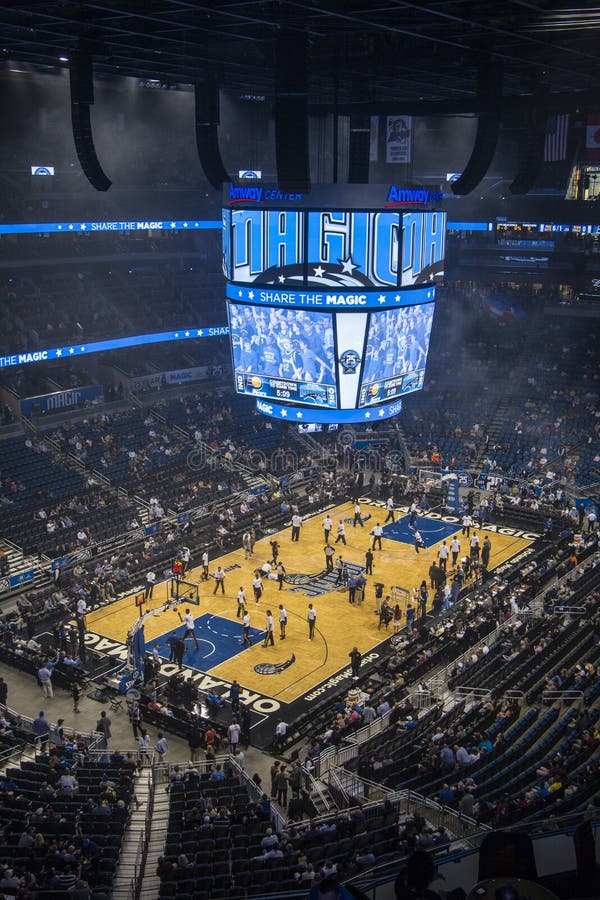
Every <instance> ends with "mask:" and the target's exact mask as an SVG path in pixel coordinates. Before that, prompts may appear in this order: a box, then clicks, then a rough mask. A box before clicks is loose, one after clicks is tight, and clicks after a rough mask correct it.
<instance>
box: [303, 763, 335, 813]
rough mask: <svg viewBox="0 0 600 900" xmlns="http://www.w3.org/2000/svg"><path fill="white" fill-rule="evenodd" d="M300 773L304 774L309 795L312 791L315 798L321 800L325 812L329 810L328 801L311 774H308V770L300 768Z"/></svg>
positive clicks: (329, 804)
mask: <svg viewBox="0 0 600 900" xmlns="http://www.w3.org/2000/svg"><path fill="white" fill-rule="evenodd" d="M302 771H303V772H304V776H305V778H306V785H307V787H308V789H309V790H308V792H309V794H312V792H313V791H314V792H315V794H317V796H318V797H319V799H320V800H322V802H323V804H324V806H325V809H327V810H329V809H331V803H330V802H329V800H328V799H327V797H326V796H325V794H324V793H323V791H322V790H321V788H320V787H319V784H318V782H317V779H316V778H315V777H314V775H313V774H312V772H309V771H308V769H305V768H304V766H302Z"/></svg>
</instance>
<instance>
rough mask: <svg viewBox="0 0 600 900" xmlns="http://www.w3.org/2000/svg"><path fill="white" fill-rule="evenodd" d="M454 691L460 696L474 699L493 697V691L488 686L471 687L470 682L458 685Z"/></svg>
mask: <svg viewBox="0 0 600 900" xmlns="http://www.w3.org/2000/svg"><path fill="white" fill-rule="evenodd" d="M454 693H455V694H458V695H459V696H460V697H472V698H473V700H490V699H491V697H492V692H491V691H490V690H488V689H487V688H478V687H471V686H470V685H468V684H464V685H461V686H460V687H457V688H456V690H455V691H454Z"/></svg>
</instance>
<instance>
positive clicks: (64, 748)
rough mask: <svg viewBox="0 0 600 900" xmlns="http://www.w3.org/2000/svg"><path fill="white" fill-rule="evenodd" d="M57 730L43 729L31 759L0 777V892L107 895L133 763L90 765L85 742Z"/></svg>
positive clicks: (118, 759) (130, 797) (131, 797)
mask: <svg viewBox="0 0 600 900" xmlns="http://www.w3.org/2000/svg"><path fill="white" fill-rule="evenodd" d="M42 716H43V713H40V717H42ZM61 732H62V729H60V727H58V728H57V729H56V732H55V734H50V733H49V732H46V733H45V734H43V735H42V737H41V740H40V741H39V742H38V751H37V754H36V758H35V761H25V760H23V761H22V762H21V764H20V766H19V767H12V768H11V767H9V768H7V769H6V770H5V772H4V773H3V775H2V776H1V777H0V821H1V822H2V834H1V837H0V866H1V872H0V891H2V892H3V893H4V894H5V895H12V896H27V897H37V896H38V892H44V893H43V894H41V896H48V897H54V896H56V897H59V896H65V894H67V893H68V894H69V895H71V894H72V895H73V896H77V897H80V898H82V900H88V898H91V896H92V892H93V896H94V897H95V898H97V900H98V898H101V897H104V898H108V897H109V896H110V894H111V886H112V883H113V879H114V873H115V870H116V867H117V863H118V859H119V854H120V847H121V843H122V840H123V835H124V832H125V829H126V827H127V824H128V821H129V817H130V811H131V808H132V804H135V803H136V798H135V794H134V791H133V780H134V775H135V773H136V770H137V762H136V761H135V760H134V759H133V758H132V757H129V758H125V757H123V756H122V755H121V754H115V755H114V758H110V759H104V760H101V761H100V762H96V761H94V760H93V759H91V758H88V748H87V743H86V741H85V740H83V739H82V738H81V737H80V736H76V737H75V738H73V739H71V738H67V737H65V736H64V735H63V734H62V733H61Z"/></svg>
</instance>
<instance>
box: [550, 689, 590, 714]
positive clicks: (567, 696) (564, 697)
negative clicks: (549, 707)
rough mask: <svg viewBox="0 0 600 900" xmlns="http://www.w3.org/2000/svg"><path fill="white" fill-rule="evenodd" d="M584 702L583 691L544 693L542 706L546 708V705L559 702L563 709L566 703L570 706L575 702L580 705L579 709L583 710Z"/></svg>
mask: <svg viewBox="0 0 600 900" xmlns="http://www.w3.org/2000/svg"><path fill="white" fill-rule="evenodd" d="M584 700H585V697H584V693H583V691H578V690H576V689H573V690H570V691H569V690H567V691H542V704H543V705H544V706H545V705H546V703H549V704H552V703H556V702H557V701H558V702H559V703H560V705H561V707H562V706H563V705H564V704H565V703H569V704H570V703H573V702H574V701H575V702H576V703H577V704H578V706H579V709H583V705H584Z"/></svg>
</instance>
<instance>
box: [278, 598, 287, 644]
mask: <svg viewBox="0 0 600 900" xmlns="http://www.w3.org/2000/svg"><path fill="white" fill-rule="evenodd" d="M286 625H287V610H286V608H285V606H284V605H283V603H280V604H279V640H280V641H283V640H285V626H286Z"/></svg>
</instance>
